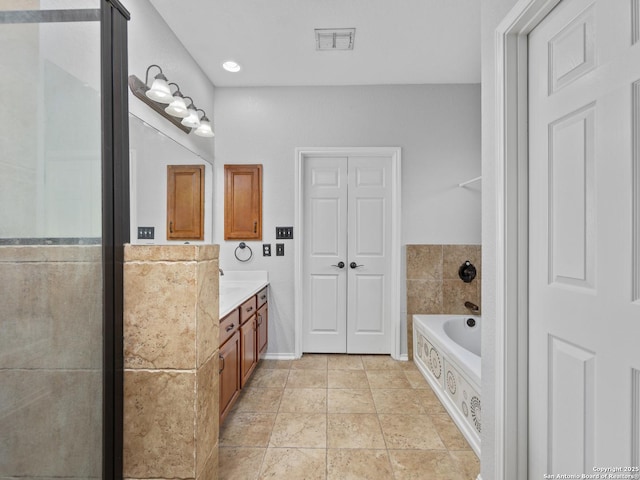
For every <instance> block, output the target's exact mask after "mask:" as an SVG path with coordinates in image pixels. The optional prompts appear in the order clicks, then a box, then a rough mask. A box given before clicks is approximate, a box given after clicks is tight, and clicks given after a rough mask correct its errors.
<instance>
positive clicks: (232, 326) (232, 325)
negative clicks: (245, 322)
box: [225, 323, 236, 332]
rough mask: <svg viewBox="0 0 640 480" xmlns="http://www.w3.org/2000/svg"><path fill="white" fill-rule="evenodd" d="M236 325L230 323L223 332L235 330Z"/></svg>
mask: <svg viewBox="0 0 640 480" xmlns="http://www.w3.org/2000/svg"><path fill="white" fill-rule="evenodd" d="M235 326H236V324H235V323H232V324H231V325H229V326H228V327H227V328H226V329H225V332H230V331H231V330H233V329H234V328H235Z"/></svg>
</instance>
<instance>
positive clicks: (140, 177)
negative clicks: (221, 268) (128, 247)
mask: <svg viewBox="0 0 640 480" xmlns="http://www.w3.org/2000/svg"><path fill="white" fill-rule="evenodd" d="M122 3H123V5H124V6H125V7H126V8H127V9H128V10H129V12H130V13H131V20H130V21H129V24H128V35H129V42H128V48H129V75H136V76H137V77H138V78H140V79H141V80H142V81H144V79H145V72H146V70H147V67H148V66H149V65H151V64H156V65H159V66H160V67H161V68H162V70H163V72H164V74H165V75H166V77H167V79H168V80H169V81H170V82H175V83H177V84H178V85H180V88H181V91H182V92H183V93H184V94H185V95H188V96H190V97H192V98H193V100H194V102H195V105H196V106H197V107H198V108H202V109H203V110H205V111H206V112H207V114H208V115H209V118H210V119H211V120H212V121H213V118H212V116H213V106H214V91H215V88H214V86H213V84H212V83H211V82H210V81H209V79H208V78H207V77H206V76H205V74H204V73H203V72H202V69H201V68H200V66H199V65H198V64H197V63H196V62H195V60H193V58H192V57H191V55H190V54H189V53H188V52H187V50H186V49H185V48H184V46H183V45H182V43H180V41H179V40H178V38H177V37H176V36H175V34H174V33H173V31H172V30H171V29H170V28H169V26H168V25H167V24H166V23H165V21H164V19H163V18H162V17H161V16H160V14H159V13H158V12H157V11H156V9H155V8H153V6H151V4H150V3H149V1H148V0H124V1H123V2H122ZM157 72H158V69H157V68H153V69H152V70H151V72H150V73H151V75H155V74H156V73H157ZM172 88H173V87H172ZM129 111H130V112H131V113H132V114H133V115H135V116H136V117H137V118H139V119H140V120H142V121H144V122H146V123H147V124H148V125H150V126H151V127H153V128H154V129H156V130H158V131H159V132H161V133H162V134H164V135H165V136H166V137H168V138H169V139H171V140H173V141H174V142H176V143H173V142H172V141H171V140H169V139H167V138H166V137H162V136H160V135H157V134H155V137H156V138H157V142H156V143H154V142H153V141H152V140H150V139H153V138H154V134H150V135H147V134H142V133H141V132H144V131H145V130H144V128H143V129H139V128H135V127H133V126H132V127H131V128H130V133H131V138H130V143H131V147H132V149H134V150H136V151H135V154H134V155H135V159H136V169H135V171H133V172H132V173H133V175H134V176H135V182H132V185H131V205H132V212H131V220H132V229H131V241H132V243H138V241H137V228H136V227H137V226H145V227H147V226H150V227H156V231H155V233H156V239H155V241H154V243H175V242H168V241H167V240H166V205H167V202H166V185H167V183H166V166H167V165H171V164H189V163H193V164H202V163H204V162H205V161H206V162H209V164H208V165H207V169H206V171H205V240H204V243H212V227H211V222H212V218H213V212H212V208H211V204H212V198H213V192H212V190H211V186H212V177H211V164H212V163H213V158H214V149H215V142H214V139H213V138H202V137H198V136H197V135H195V134H194V133H190V134H187V133H185V132H183V131H182V130H180V129H179V128H177V127H176V126H175V125H173V124H172V123H170V122H169V121H168V120H167V119H165V118H164V117H162V116H160V115H159V114H158V113H156V112H155V111H153V110H152V109H151V108H150V107H149V106H148V105H146V104H145V103H143V102H142V101H140V100H139V99H138V98H136V97H135V96H134V95H133V94H132V93H131V91H129ZM213 127H214V131H215V122H213ZM136 135H142V136H141V137H140V138H137V137H136ZM179 146H183V147H184V148H182V149H181V148H180V147H179ZM144 243H149V242H144ZM178 243H183V242H182V241H181V242H178ZM192 243H202V242H192Z"/></svg>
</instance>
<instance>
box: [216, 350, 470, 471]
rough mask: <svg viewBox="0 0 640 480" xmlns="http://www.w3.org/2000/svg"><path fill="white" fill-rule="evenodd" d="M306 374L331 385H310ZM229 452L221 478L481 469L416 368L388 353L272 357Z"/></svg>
mask: <svg viewBox="0 0 640 480" xmlns="http://www.w3.org/2000/svg"><path fill="white" fill-rule="evenodd" d="M274 373H277V375H274ZM304 373H309V374H310V375H311V377H313V378H314V379H316V380H317V379H318V378H327V379H328V382H319V381H318V382H312V386H309V384H304V385H303V384H301V383H300V379H301V378H304ZM301 374H303V375H301ZM384 378H390V379H393V385H388V384H384V382H382V383H379V382H378V381H379V380H381V379H384ZM349 379H357V381H358V383H357V385H356V384H354V383H350V382H349V381H348V380H349ZM400 379H402V381H401V380H400ZM258 398H265V399H267V398H268V399H269V400H268V401H265V402H258V401H256V399H258ZM219 455H220V471H219V478H220V480H236V479H241V478H246V479H249V478H251V479H257V478H260V479H266V478H278V479H279V478H291V479H297V478H305V479H318V480H342V479H347V478H366V479H368V480H389V479H393V478H395V479H409V478H429V479H436V480H470V479H475V478H476V476H477V475H478V473H479V472H480V463H479V461H478V458H477V457H476V456H475V454H474V453H473V450H471V448H470V446H469V445H468V444H467V443H466V440H465V439H464V437H463V436H462V434H461V433H460V432H459V431H458V429H457V427H456V426H455V424H454V423H453V421H452V420H451V418H450V417H449V415H448V414H447V413H446V411H445V410H444V409H443V407H442V405H441V404H440V402H439V401H438V399H437V398H436V396H435V394H434V392H433V391H432V390H431V387H430V386H429V384H428V383H427V381H426V380H425V379H424V377H422V374H421V373H420V372H419V370H418V369H417V368H416V366H415V365H414V364H413V362H399V361H395V360H393V359H391V358H390V357H389V356H383V355H319V354H305V355H304V356H303V357H302V359H300V360H293V361H282V362H280V361H274V360H271V361H264V360H262V361H261V362H260V364H259V365H258V369H257V370H256V372H255V373H254V376H253V378H252V379H251V380H250V382H249V387H248V388H247V389H245V390H244V391H243V393H242V394H241V395H240V398H239V399H238V401H237V402H236V404H235V405H234V407H233V411H232V412H231V413H230V415H229V417H227V419H226V420H225V422H224V424H223V425H222V428H221V437H220V450H219Z"/></svg>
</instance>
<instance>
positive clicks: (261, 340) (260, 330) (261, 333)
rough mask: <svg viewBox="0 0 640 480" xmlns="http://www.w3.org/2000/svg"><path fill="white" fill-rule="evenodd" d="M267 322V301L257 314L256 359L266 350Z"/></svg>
mask: <svg viewBox="0 0 640 480" xmlns="http://www.w3.org/2000/svg"><path fill="white" fill-rule="evenodd" d="M268 322H269V307H268V304H267V303H264V304H263V305H262V306H261V307H260V308H259V309H258V314H257V319H256V323H257V325H256V326H257V337H258V338H257V341H258V359H259V358H260V356H261V355H262V354H264V353H265V352H266V351H267V340H268V333H267V332H268V328H267V327H268Z"/></svg>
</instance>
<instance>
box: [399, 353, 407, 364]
mask: <svg viewBox="0 0 640 480" xmlns="http://www.w3.org/2000/svg"><path fill="white" fill-rule="evenodd" d="M398 360H400V361H401V362H408V361H409V354H408V353H402V354H400V356H399V357H398Z"/></svg>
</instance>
